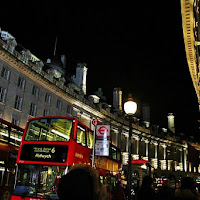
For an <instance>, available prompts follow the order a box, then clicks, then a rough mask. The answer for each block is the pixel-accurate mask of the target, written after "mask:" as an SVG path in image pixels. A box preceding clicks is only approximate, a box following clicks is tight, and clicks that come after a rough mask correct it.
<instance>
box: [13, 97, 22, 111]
mask: <svg viewBox="0 0 200 200" xmlns="http://www.w3.org/2000/svg"><path fill="white" fill-rule="evenodd" d="M14 108H16V109H17V110H22V97H20V96H18V95H17V96H16V98H15V105H14Z"/></svg>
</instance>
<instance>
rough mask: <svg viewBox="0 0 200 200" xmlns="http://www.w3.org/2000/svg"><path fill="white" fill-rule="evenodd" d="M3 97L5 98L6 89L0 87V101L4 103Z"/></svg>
mask: <svg viewBox="0 0 200 200" xmlns="http://www.w3.org/2000/svg"><path fill="white" fill-rule="evenodd" d="M5 99H6V89H5V88H2V87H0V102H1V103H5Z"/></svg>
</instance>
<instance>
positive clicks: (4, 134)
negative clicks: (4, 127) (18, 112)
mask: <svg viewBox="0 0 200 200" xmlns="http://www.w3.org/2000/svg"><path fill="white" fill-rule="evenodd" d="M0 133H1V135H3V136H6V137H8V134H6V133H3V132H0Z"/></svg>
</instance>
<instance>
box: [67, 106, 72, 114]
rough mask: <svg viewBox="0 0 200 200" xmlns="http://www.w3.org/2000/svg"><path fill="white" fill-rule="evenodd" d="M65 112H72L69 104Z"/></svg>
mask: <svg viewBox="0 0 200 200" xmlns="http://www.w3.org/2000/svg"><path fill="white" fill-rule="evenodd" d="M67 113H69V114H72V107H71V106H70V105H68V106H67Z"/></svg>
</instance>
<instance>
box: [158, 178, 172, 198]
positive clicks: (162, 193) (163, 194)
mask: <svg viewBox="0 0 200 200" xmlns="http://www.w3.org/2000/svg"><path fill="white" fill-rule="evenodd" d="M174 195H175V189H174V188H173V187H172V182H171V180H169V179H168V180H165V181H164V183H163V185H162V187H161V188H160V189H159V191H158V195H157V196H158V197H157V199H158V200H174Z"/></svg>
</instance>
